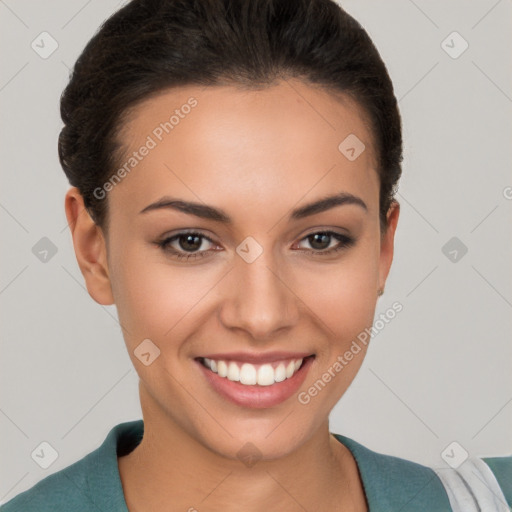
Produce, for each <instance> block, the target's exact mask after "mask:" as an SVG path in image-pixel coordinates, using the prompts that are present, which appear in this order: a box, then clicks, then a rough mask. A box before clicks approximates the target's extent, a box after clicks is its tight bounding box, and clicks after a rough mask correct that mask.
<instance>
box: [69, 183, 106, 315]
mask: <svg viewBox="0 0 512 512" xmlns="http://www.w3.org/2000/svg"><path fill="white" fill-rule="evenodd" d="M64 207H65V211H66V218H67V220H68V224H69V228H70V230H71V236H72V238H73V247H74V249H75V255H76V260H77V262H78V266H79V267H80V270H81V272H82V275H83V276H84V279H85V284H86V287H87V291H88V292H89V295H90V296H91V297H92V298H93V299H94V300H95V301H96V302H97V303H98V304H103V305H110V304H113V303H114V297H113V294H112V287H111V283H110V276H109V269H108V261H107V247H106V241H105V237H104V236H103V232H102V230H101V228H100V227H99V226H98V225H97V224H96V223H95V222H94V220H93V219H92V217H91V216H90V215H89V212H88V211H87V209H86V208H85V206H84V200H83V197H82V195H81V194H80V192H79V190H78V189H77V188H76V187H72V188H70V189H69V190H68V191H67V193H66V198H65V201H64Z"/></svg>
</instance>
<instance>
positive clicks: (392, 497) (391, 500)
mask: <svg viewBox="0 0 512 512" xmlns="http://www.w3.org/2000/svg"><path fill="white" fill-rule="evenodd" d="M334 436H335V437H336V439H337V440H338V441H340V442H341V443H342V444H343V445H345V446H346V447H347V448H348V449H349V450H350V451H351V453H352V455H353V457H354V459H355V460H356V462H357V466H358V469H359V473H360V475H361V480H362V482H363V487H364V491H365V494H366V497H367V500H368V504H369V506H370V508H371V510H372V512H373V511H375V512H378V511H388V510H401V511H402V512H432V510H435V511H436V512H444V511H446V512H450V511H451V510H452V509H451V506H450V501H449V498H448V495H447V494H446V491H445V489H444V486H443V484H442V483H441V481H440V479H439V478H438V476H437V475H436V473H435V472H434V471H433V470H432V469H431V468H429V467H427V466H423V465H421V464H418V463H416V462H412V461H409V460H406V459H401V458H399V457H395V456H393V455H385V454H382V453H378V452H375V451H373V450H370V449H369V448H367V447H365V446H363V445H362V444H360V443H358V442H356V441H354V440H353V439H350V438H348V437H345V436H342V435H339V434H334Z"/></svg>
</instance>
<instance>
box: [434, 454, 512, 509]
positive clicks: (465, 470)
mask: <svg viewBox="0 0 512 512" xmlns="http://www.w3.org/2000/svg"><path fill="white" fill-rule="evenodd" d="M432 469H433V470H434V472H435V473H436V474H437V476H438V477H439V478H440V479H441V482H442V484H443V485H444V488H445V489H446V493H447V494H448V498H449V500H450V505H451V506H452V510H453V512H509V510H510V509H509V507H508V505H507V500H506V499H505V496H504V494H503V491H502V490H501V487H500V485H499V483H498V481H497V480H496V477H495V476H494V473H493V472H492V471H491V468H489V466H488V465H487V464H486V463H485V462H484V461H483V460H482V459H478V458H476V457H472V458H469V459H467V460H466V461H464V463H463V464H461V466H459V467H458V468H457V469H452V468H432Z"/></svg>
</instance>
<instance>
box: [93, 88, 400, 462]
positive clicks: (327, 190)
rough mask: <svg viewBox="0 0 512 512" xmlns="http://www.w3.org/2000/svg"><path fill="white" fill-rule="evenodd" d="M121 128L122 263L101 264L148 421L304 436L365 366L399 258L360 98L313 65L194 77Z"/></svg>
mask: <svg viewBox="0 0 512 512" xmlns="http://www.w3.org/2000/svg"><path fill="white" fill-rule="evenodd" d="M292 85H293V87H292ZM187 105H188V106H187ZM173 114H175V116H174V118H173V119H171V121H170V124H167V125H165V123H166V122H167V123H169V119H170V116H171V115H173ZM161 123H163V124H161ZM164 127H165V128H164ZM351 134H352V136H351V137H352V139H349V142H350V141H352V144H350V143H346V146H347V147H349V148H350V147H354V148H355V152H351V151H350V149H348V150H347V149H346V146H342V150H340V149H339V146H340V143H341V142H342V141H344V140H345V139H346V138H347V137H348V136H349V135H351ZM354 136H355V137H357V139H359V142H357V139H354V138H353V137H354ZM121 137H122V142H123V144H124V146H125V148H126V153H125V158H124V160H123V162H122V164H121V166H120V167H122V165H124V164H125V163H127V166H126V167H125V169H129V172H126V173H122V172H121V173H120V174H121V177H122V180H121V181H120V182H119V183H118V184H116V185H115V186H108V185H107V187H106V189H108V190H109V191H108V195H107V198H106V199H105V200H108V202H109V230H108V236H106V247H105V254H106V255H107V258H108V260H107V261H106V263H105V275H104V278H103V281H101V279H102V278H101V277H100V276H99V274H100V273H98V272H97V273H84V275H86V279H87V281H88V289H89V291H90V293H91V295H92V296H93V297H94V298H95V299H96V300H97V301H98V302H101V303H112V302H114V303H115V304H116V307H117V310H118V315H119V320H120V323H121V325H122V328H123V332H124V337H125V341H126V345H127V348H128V352H129V354H130V357H131V359H132V362H133V364H134V367H135V369H136V371H137V372H138V375H139V377H140V386H141V400H142V408H143V411H144V414H145V418H144V419H145V421H149V420H150V419H152V421H155V422H157V421H158V422H160V423H161V424H162V425H164V424H165V423H167V424H168V425H173V427H174V428H176V429H179V431H180V432H183V433H185V435H186V436H189V437H190V438H192V439H193V440H194V441H196V442H198V443H200V444H201V445H202V446H203V447H206V448H207V449H209V450H211V451H213V452H216V453H219V454H223V455H225V456H227V457H231V458H235V457H236V454H237V452H238V450H239V449H240V447H241V446H242V445H243V444H244V443H246V442H248V441H250V442H252V443H253V444H254V445H255V446H256V447H257V448H258V450H259V451H260V452H261V454H262V456H263V457H264V458H268V459H271V458H276V457H280V456H283V455H285V454H287V453H290V452H292V451H293V450H295V449H297V448H298V447H300V446H301V445H302V444H304V443H306V441H308V439H311V438H312V437H313V436H315V435H316V434H317V432H318V431H319V429H321V428H322V427H325V425H326V422H327V418H328V415H329V412H330V411H331V409H332V408H333V407H334V405H335V404H336V402H337V401H338V400H339V399H340V397H341V396H342V395H343V393H344V392H345V390H346V389H347V388H348V386H349V385H350V383H351V382H352V380H353V379H354V377H355V375H356V374H357V371H358V369H359V368H360V366H361V364H362V362H363V358H364V355H365V353H366V345H364V344H361V343H359V345H360V350H359V352H357V354H355V355H353V357H352V358H351V360H347V358H344V357H343V356H344V354H345V353H346V352H347V351H349V350H350V347H351V346H353V342H354V340H357V336H358V334H360V333H361V332H363V331H364V330H365V328H369V327H370V326H371V325H372V322H373V317H374V312H375V305H376V300H377V290H378V289H379V288H380V287H383V286H384V283H385V280H386V277H387V274H388V271H389V267H390V265H391V259H392V249H393V235H394V228H395V225H396V222H397V218H398V209H397V208H395V209H394V210H392V211H390V213H389V228H388V230H387V231H386V232H385V233H381V231H380V227H379V180H378V175H377V172H376V169H375V162H374V151H373V146H372V140H371V136H370V132H369V131H368V129H367V127H366V125H365V123H364V120H363V118H362V116H361V113H360V111H359V110H358V107H357V106H356V105H354V104H353V103H351V102H350V101H349V100H348V98H338V99H336V98H334V97H333V96H332V95H330V94H328V93H326V92H324V91H321V90H319V89H315V88H313V87H311V86H308V85H306V84H303V83H301V82H298V81H295V82H281V83H280V84H279V85H276V86H273V87H271V88H267V89H263V90H259V91H248V90H241V89H238V88H235V87H229V86H222V87H221V86H219V87H207V88H200V87H186V88H182V89H174V90H172V91H168V92H166V93H165V94H161V95H159V96H158V97H155V98H152V99H150V100H147V101H145V102H144V103H142V104H140V105H139V106H138V107H137V108H136V109H135V110H134V111H133V112H132V114H131V116H130V118H129V120H128V122H127V124H126V125H125V129H124V131H123V133H122V136H121ZM354 141H356V143H354ZM361 143H363V144H364V146H365V149H364V150H363V151H362V152H361V153H360V154H359V156H357V155H358V153H359V152H360V150H361V148H362V147H363V146H361V145H360V144H361ZM354 144H355V145H354ZM142 146H145V147H146V148H148V149H147V150H144V149H142V150H141V149H140V148H141V147H142ZM134 152H136V153H137V154H136V155H135V156H134ZM354 156H357V158H354ZM130 157H133V158H134V159H133V160H132V161H130V160H129V159H130ZM349 157H350V158H349ZM331 196H336V200H333V201H331V202H330V203H325V202H324V203H323V204H322V203H319V204H317V206H316V207H315V206H312V207H308V206H309V205H312V204H314V203H318V202H319V201H321V200H324V199H325V198H327V197H331ZM187 203H194V204H193V205H189V204H187ZM93 274H95V275H93ZM107 289H108V292H105V290H107ZM144 340H146V341H144ZM148 340H150V341H148ZM340 358H343V360H344V363H343V364H342V363H341V360H340ZM212 361H213V362H212ZM336 362H338V364H336ZM340 365H341V369H340ZM326 374H329V375H330V378H329V375H327V376H326ZM237 379H238V381H237ZM240 380H241V381H242V382H240ZM319 381H321V384H319ZM315 383H317V384H316V387H315ZM312 388H315V389H316V392H315V391H314V390H313V391H311V390H312ZM146 414H147V416H148V417H146Z"/></svg>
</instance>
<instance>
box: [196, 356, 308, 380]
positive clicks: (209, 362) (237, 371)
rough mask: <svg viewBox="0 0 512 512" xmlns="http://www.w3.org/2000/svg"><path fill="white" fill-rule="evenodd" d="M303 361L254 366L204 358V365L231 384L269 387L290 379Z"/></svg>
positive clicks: (296, 360) (295, 360) (293, 360)
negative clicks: (238, 383) (231, 382)
mask: <svg viewBox="0 0 512 512" xmlns="http://www.w3.org/2000/svg"><path fill="white" fill-rule="evenodd" d="M302 361H303V359H292V360H290V361H289V362H288V364H285V363H282V362H281V363H279V364H277V366H276V365H275V364H274V366H275V367H274V366H273V365H272V364H269V363H266V364H263V365H261V366H255V365H253V364H250V363H243V364H241V363H236V362H234V361H229V362H226V361H222V360H218V361H215V360H213V359H208V358H207V357H205V358H204V359H203V362H204V365H205V366H206V367H207V368H209V369H210V370H211V371H212V372H214V373H217V374H218V375H219V377H224V378H227V379H228V380H231V381H233V382H240V384H244V385H245V386H254V385H255V384H258V385H259V386H271V385H272V384H275V383H276V382H283V381H284V380H286V379H289V378H290V377H292V376H293V375H294V374H295V373H296V372H297V371H298V369H299V368H300V366H301V365H302Z"/></svg>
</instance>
